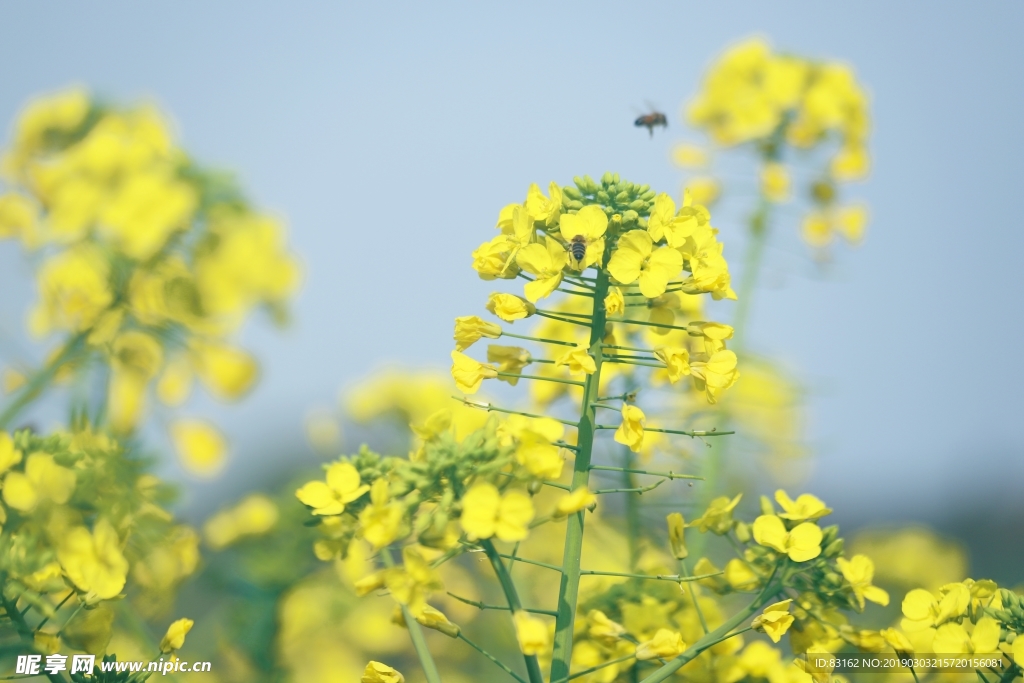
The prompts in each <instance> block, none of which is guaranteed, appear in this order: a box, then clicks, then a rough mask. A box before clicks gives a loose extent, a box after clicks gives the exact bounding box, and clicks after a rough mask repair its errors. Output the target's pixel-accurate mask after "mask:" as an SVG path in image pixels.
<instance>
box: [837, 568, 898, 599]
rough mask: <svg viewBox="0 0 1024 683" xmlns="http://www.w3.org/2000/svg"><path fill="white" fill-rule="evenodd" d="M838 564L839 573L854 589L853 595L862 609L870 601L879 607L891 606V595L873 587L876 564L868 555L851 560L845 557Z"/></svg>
mask: <svg viewBox="0 0 1024 683" xmlns="http://www.w3.org/2000/svg"><path fill="white" fill-rule="evenodd" d="M836 564H837V565H839V571H841V572H842V573H843V577H844V578H845V579H846V580H847V581H849V582H850V586H852V587H853V594H854V596H855V597H856V598H857V604H858V605H860V607H861V609H863V608H864V601H865V600H870V601H871V602H874V603H877V604H879V605H888V604H889V594H888V593H886V592H885V591H884V590H882V589H881V588H879V587H878V586H872V585H871V580H872V579H873V578H874V576H875V564H874V562H872V561H871V558H870V557H868V556H867V555H854V556H853V557H852V558H851V559H849V560H847V559H846V558H845V557H840V558H838V559H837V560H836Z"/></svg>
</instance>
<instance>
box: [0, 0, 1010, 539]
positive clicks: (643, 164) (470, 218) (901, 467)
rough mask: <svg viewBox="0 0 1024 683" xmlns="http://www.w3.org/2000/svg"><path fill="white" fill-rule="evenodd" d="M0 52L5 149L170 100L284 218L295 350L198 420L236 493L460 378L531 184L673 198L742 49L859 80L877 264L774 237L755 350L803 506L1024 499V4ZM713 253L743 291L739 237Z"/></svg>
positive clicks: (147, 31) (11, 256) (735, 229)
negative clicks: (135, 103)
mask: <svg viewBox="0 0 1024 683" xmlns="http://www.w3.org/2000/svg"><path fill="white" fill-rule="evenodd" d="M0 27H2V28H0V32H2V33H0V83H2V88H0V120H2V121H3V122H4V124H3V125H5V126H6V125H9V124H8V122H9V121H10V120H11V119H12V117H13V115H14V113H15V112H16V111H17V110H18V108H19V107H20V105H21V104H22V103H24V102H25V101H26V99H27V98H29V97H30V96H31V95H33V94H35V93H39V92H40V91H47V90H52V89H55V88H58V87H60V86H64V85H67V84H70V83H76V82H79V83H83V84H86V85H88V86H90V87H92V88H94V89H95V90H96V91H97V92H99V93H101V94H103V95H105V96H108V97H110V98H114V99H118V100H126V101H131V100H133V99H135V98H139V97H152V98H154V99H155V100H156V101H158V102H159V103H160V104H161V105H162V106H163V107H164V108H165V109H166V110H167V111H169V112H171V113H172V114H173V116H174V118H175V120H176V122H177V124H178V128H179V131H180V134H181V139H182V143H183V144H184V146H185V147H186V148H187V149H188V150H190V151H191V152H192V153H193V155H194V156H195V157H197V158H198V159H200V160H202V161H204V162H206V163H209V164H213V165H217V166H222V167H228V168H232V169H235V170H236V171H237V173H238V175H239V176H240V178H241V180H242V182H243V184H244V186H245V187H246V188H248V190H249V192H250V194H251V196H252V197H253V198H255V200H256V201H257V202H258V203H259V204H260V205H262V206H263V207H265V208H267V209H268V210H271V211H273V212H276V213H279V214H281V215H283V216H286V217H287V219H288V222H289V224H290V226H291V238H292V241H293V243H294V245H295V248H296V249H297V250H298V252H299V253H300V254H301V256H302V258H303V259H304V261H305V263H306V267H307V282H306V286H305V288H304V290H303V292H302V294H301V296H300V297H299V299H298V302H297V304H296V306H295V322H294V325H293V327H292V328H291V329H289V330H287V331H286V332H284V333H283V334H282V333H278V332H275V331H271V330H269V328H268V326H267V325H264V324H255V325H251V326H250V327H249V329H248V330H247V333H246V342H247V343H248V344H249V345H250V347H251V348H254V349H255V350H256V351H257V352H258V353H259V355H260V356H261V358H262V359H263V361H264V370H265V373H264V379H263V382H262V384H261V385H260V387H259V389H258V390H257V391H256V392H255V393H254V395H253V396H251V397H250V398H249V399H248V400H247V401H245V402H243V403H242V404H240V405H239V406H235V407H229V408H226V409H225V408H219V407H216V408H209V404H207V403H205V402H203V401H199V402H197V403H195V404H194V405H193V408H194V409H195V410H211V409H212V410H214V411H215V414H216V415H217V416H218V418H217V419H218V420H219V421H221V422H222V423H223V424H224V425H225V426H226V428H227V430H228V432H229V433H230V435H231V437H232V440H233V441H234V443H235V453H234V458H233V461H232V465H231V468H230V469H229V472H228V476H229V477H230V476H237V477H238V478H239V479H238V480H239V481H257V480H258V479H260V477H261V474H260V473H267V472H270V471H279V470H282V469H283V468H284V467H285V466H287V464H288V462H287V461H282V458H283V457H293V458H294V459H296V460H297V459H299V458H300V457H301V456H299V455H295V456H283V455H282V454H281V450H282V446H284V445H285V444H295V443H297V442H299V440H300V439H301V421H302V416H303V414H304V412H305V410H306V409H307V408H308V407H309V406H311V405H314V404H332V403H333V402H334V400H335V397H336V395H337V392H338V389H339V387H341V386H344V385H346V384H348V383H351V382H352V381H354V380H355V379H357V378H359V377H361V376H363V375H365V373H366V372H367V369H368V368H371V367H373V366H377V365H381V364H383V363H385V362H387V361H392V360H398V361H401V362H403V363H405V364H408V365H414V366H420V365H426V364H433V365H436V366H438V367H446V366H447V364H448V360H447V359H448V352H449V350H450V347H451V326H452V318H454V317H455V316H456V315H466V314H471V313H474V312H478V311H480V310H481V306H482V303H483V300H484V298H485V297H486V294H487V292H488V291H490V289H491V287H490V285H489V284H488V283H483V282H480V281H478V280H477V279H476V278H475V275H474V274H473V272H472V271H471V270H470V269H469V252H470V251H471V250H472V249H473V248H474V247H475V246H476V245H477V244H478V243H479V242H481V241H484V240H485V239H488V238H489V237H490V236H491V235H492V226H493V224H494V220H495V217H496V215H497V211H498V209H499V208H500V207H501V206H503V205H504V204H506V203H508V202H510V201H517V200H519V199H521V198H522V196H523V195H524V192H525V190H526V187H527V185H528V184H529V183H530V182H534V181H536V182H540V183H542V184H544V185H546V183H547V182H548V181H550V180H557V181H559V182H561V183H567V182H569V181H570V179H571V178H572V176H573V175H575V174H582V173H590V174H592V175H594V176H598V175H600V174H601V173H602V172H604V171H605V170H615V171H618V172H620V173H621V174H622V175H623V176H624V177H628V178H630V179H632V180H635V181H639V182H646V183H650V184H651V185H652V186H654V187H656V188H661V189H665V190H667V191H669V192H671V193H673V194H674V193H677V192H678V188H679V184H680V180H681V177H682V176H681V175H680V172H679V171H678V170H677V169H674V168H673V167H672V166H671V164H670V163H669V161H668V150H669V143H670V142H671V141H673V140H678V139H682V138H683V137H684V136H685V132H684V130H683V126H682V125H681V122H680V118H679V111H680V106H681V105H682V103H683V101H684V100H685V99H686V98H687V97H689V96H690V95H691V94H692V93H693V91H694V89H695V88H696V84H697V81H698V78H699V76H700V74H701V73H702V71H703V69H704V67H705V66H706V65H707V64H708V62H709V61H710V60H711V59H712V58H713V57H714V56H715V55H716V54H717V53H718V52H719V51H720V50H721V49H722V48H723V47H724V46H725V45H727V44H729V43H731V42H733V41H735V40H737V39H740V38H743V37H746V36H750V35H752V34H756V33H761V34H763V35H766V36H768V37H770V39H771V40H772V41H773V43H774V44H775V45H776V46H777V47H779V48H780V49H786V50H790V51H793V52H797V53H801V54H807V55H814V56H821V57H836V58H841V59H843V60H846V61H848V62H850V63H852V64H853V65H854V66H855V68H856V71H857V74H858V76H859V77H860V79H861V80H862V81H863V82H864V83H865V84H866V85H867V87H868V88H869V90H870V93H871V98H872V109H873V115H874V122H875V125H874V135H873V140H872V153H873V156H874V159H875V166H874V173H873V176H872V179H871V180H870V182H869V183H867V184H865V185H862V186H859V187H857V188H856V189H855V191H854V193H853V194H854V195H855V196H860V197H863V198H864V199H866V200H867V201H868V202H869V203H870V206H871V211H872V215H873V221H872V224H871V227H870V233H869V236H868V239H867V242H866V243H865V245H864V246H863V247H862V248H861V249H859V250H857V251H850V250H844V249H840V250H839V252H838V258H837V262H836V264H835V267H834V268H833V269H832V271H831V273H830V274H829V275H828V277H827V278H825V279H824V280H822V279H821V278H811V277H807V273H808V272H812V270H811V269H810V268H809V265H808V262H807V261H806V259H804V258H803V256H802V254H803V248H802V247H801V246H800V245H799V244H798V242H797V240H796V238H795V236H794V235H795V226H793V225H792V224H787V225H782V226H780V227H779V233H780V238H779V240H778V241H777V242H776V244H777V245H778V248H775V249H773V250H772V251H771V252H770V255H769V264H768V276H767V278H766V282H767V283H768V284H769V285H771V288H770V289H768V290H762V291H761V293H760V294H759V296H758V300H757V302H756V304H755V306H754V308H755V315H754V319H753V327H752V329H751V332H750V335H749V338H750V339H751V341H752V343H753V345H754V346H755V347H756V348H757V349H758V350H759V351H761V352H764V353H766V354H770V355H774V356H777V357H780V358H782V359H784V360H785V361H786V362H787V363H788V364H789V365H790V366H791V367H793V368H795V369H797V371H798V372H799V375H800V376H801V377H802V378H803V380H804V382H805V383H806V385H807V386H808V388H809V389H810V409H811V413H810V419H811V435H812V441H813V443H814V444H815V445H816V446H817V447H818V448H819V453H820V455H819V457H818V464H817V469H816V473H815V475H814V477H813V479H812V484H811V488H812V489H813V490H814V491H816V492H817V493H819V494H820V495H821V496H823V497H824V498H825V499H826V500H828V501H829V502H830V504H833V506H834V507H837V508H840V509H846V510H847V511H848V514H849V515H851V518H856V519H858V520H862V521H870V520H875V521H878V520H887V519H896V518H914V517H923V516H927V515H931V514H936V513H939V512H941V508H942V507H944V506H947V505H950V504H954V505H955V504H960V503H963V504H966V503H967V502H969V501H977V500H982V499H994V498H1000V497H1001V498H1005V497H1006V496H1008V495H1010V494H1016V495H1017V496H1019V492H1020V490H1021V489H1022V488H1024V487H1022V486H1021V482H1022V481H1024V433H1022V431H1021V429H1020V421H1021V417H1022V415H1024V410H1022V407H1024V401H1022V398H1021V387H1022V386H1024V355H1022V354H1021V353H1020V352H1019V346H1020V341H1019V340H1020V339H1021V336H1022V335H1024V323H1022V311H1024V306H1022V305H1021V302H1020V301H1021V293H1022V289H1024V287H1022V286H1021V284H1020V280H1019V273H1020V271H1021V269H1020V267H1019V265H1018V264H1019V262H1020V260H1021V258H1022V251H1024V226H1022V221H1021V217H1020V216H1021V214H1020V209H1019V204H1020V193H1021V191H1022V190H1024V183H1022V180H1024V172H1022V168H1021V164H1022V159H1024V125H1022V122H1024V94H1022V84H1024V43H1022V41H1021V39H1020V36H1021V35H1022V31H1024V4H1021V3H1012V2H1004V3H996V2H989V3H967V2H963V3H955V4H954V3H949V2H943V3H939V2H895V3H846V4H845V5H844V6H839V5H838V4H837V3H820V2H772V3H755V2H705V3H682V2H676V3H671V2H663V3H640V2H634V3H602V2H589V3H503V4H499V3H464V4H461V5H459V4H453V3H431V4H427V3H411V2H409V3H384V2H376V3H355V2H349V3H327V2H321V3H313V2H289V3H270V2H244V3H243V2H218V3H209V2H166V1H163V2H147V3H138V2H128V1H125V2H90V3H72V2H52V1H45V0H37V1H34V2H5V3H3V5H2V6H0ZM646 101H651V102H654V103H656V104H657V105H659V106H660V107H661V108H662V109H664V110H665V111H666V112H667V113H668V114H669V117H670V124H671V125H670V127H669V129H668V130H667V131H658V133H657V134H656V135H655V138H654V140H653V141H652V140H649V139H648V137H647V134H646V132H645V131H642V130H637V129H635V128H633V127H632V125H631V123H632V119H633V118H634V117H635V115H636V109H637V108H642V107H643V106H644V103H645V102H646ZM691 135H692V134H691ZM716 223H717V224H718V225H719V227H720V228H721V229H722V239H723V240H724V241H725V242H726V244H727V252H726V254H727V256H732V258H733V262H734V263H736V262H738V260H739V255H740V254H741V253H742V229H741V226H740V225H738V223H736V222H735V221H730V220H728V216H724V217H723V218H720V219H717V220H716ZM19 258H20V257H19V255H18V254H17V251H16V250H15V249H14V247H13V245H9V244H4V245H0V292H2V295H0V319H2V320H4V321H10V320H12V319H18V318H19V317H20V316H22V315H23V313H24V311H25V308H26V305H27V301H28V299H29V298H30V290H29V288H28V285H26V284H24V282H25V279H26V272H27V271H26V270H25V267H24V266H22V265H19V263H20V261H19ZM719 311H721V313H718V312H719ZM715 313H716V314H717V315H718V317H720V318H722V319H728V317H729V315H730V312H729V309H728V307H722V308H718V309H715ZM272 457H273V458H276V461H272V460H271V458H272ZM197 490H199V491H209V489H207V488H200V489H197ZM199 502H200V504H201V503H202V502H201V501H199Z"/></svg>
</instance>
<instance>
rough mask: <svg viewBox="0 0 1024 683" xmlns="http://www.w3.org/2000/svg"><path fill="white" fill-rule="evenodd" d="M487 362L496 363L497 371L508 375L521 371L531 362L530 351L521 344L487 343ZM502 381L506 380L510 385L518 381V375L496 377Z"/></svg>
mask: <svg viewBox="0 0 1024 683" xmlns="http://www.w3.org/2000/svg"><path fill="white" fill-rule="evenodd" d="M487 362H488V363H497V364H498V372H502V373H506V374H509V375H518V374H520V373H522V371H523V368H525V367H526V366H527V365H529V364H530V363H532V362H533V358H531V356H530V352H529V351H527V350H526V349H524V348H522V347H521V346H501V345H499V344H488V345H487ZM498 379H499V380H501V381H502V382H508V383H509V384H511V385H512V386H516V385H517V384H518V383H519V378H518V377H498Z"/></svg>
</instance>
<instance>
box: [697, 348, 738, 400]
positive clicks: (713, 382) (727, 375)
mask: <svg viewBox="0 0 1024 683" xmlns="http://www.w3.org/2000/svg"><path fill="white" fill-rule="evenodd" d="M690 372H691V374H692V375H693V379H694V383H695V384H696V385H697V390H698V391H703V392H704V394H705V396H706V397H707V401H708V403H717V402H718V397H719V395H720V394H721V393H722V392H723V391H725V390H726V389H728V388H729V387H731V386H732V385H733V384H735V383H736V380H738V379H739V378H740V371H739V370H737V369H736V354H735V353H733V352H732V351H729V350H728V349H726V350H722V351H718V352H716V353H715V354H713V355H712V356H711V357H710V358H708V359H707V361H694V362H692V363H690Z"/></svg>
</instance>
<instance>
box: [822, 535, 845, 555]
mask: <svg viewBox="0 0 1024 683" xmlns="http://www.w3.org/2000/svg"><path fill="white" fill-rule="evenodd" d="M845 546H846V541H844V540H843V539H841V538H837V539H836V540H834V541H832V542H831V543H829V544H828V545H827V546H825V550H823V551H822V552H823V553H825V557H839V556H840V555H842V554H843V550H844V548H845Z"/></svg>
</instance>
